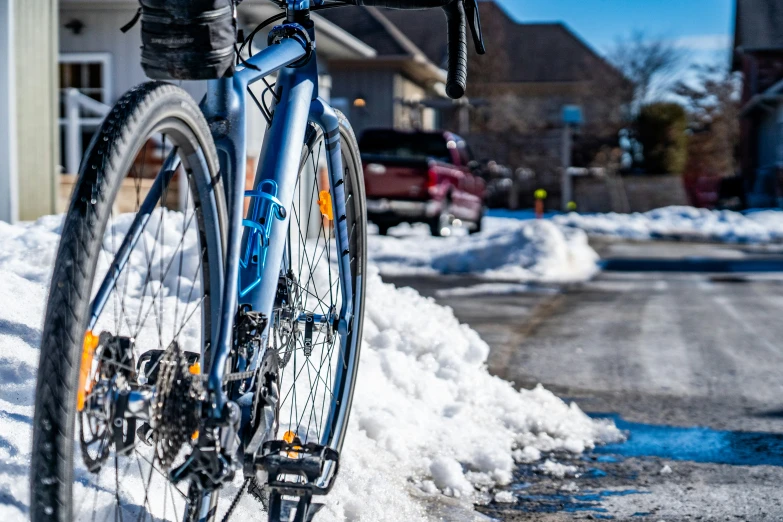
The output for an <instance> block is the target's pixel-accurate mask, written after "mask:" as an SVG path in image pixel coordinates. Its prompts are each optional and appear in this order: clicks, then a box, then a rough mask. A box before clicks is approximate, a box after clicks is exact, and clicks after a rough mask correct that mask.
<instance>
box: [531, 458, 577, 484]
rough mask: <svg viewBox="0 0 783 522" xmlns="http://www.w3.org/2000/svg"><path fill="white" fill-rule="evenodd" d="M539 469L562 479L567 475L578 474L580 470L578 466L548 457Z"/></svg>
mask: <svg viewBox="0 0 783 522" xmlns="http://www.w3.org/2000/svg"><path fill="white" fill-rule="evenodd" d="M538 470H539V471H540V472H541V473H543V474H545V475H551V476H553V477H555V478H560V479H561V478H565V477H573V476H576V474H577V471H579V468H577V467H576V466H570V465H568V464H561V463H560V462H555V461H553V460H549V459H547V460H546V461H545V462H544V463H543V464H541V465H540V466H539V467H538Z"/></svg>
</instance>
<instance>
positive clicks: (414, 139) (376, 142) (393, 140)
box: [359, 131, 451, 163]
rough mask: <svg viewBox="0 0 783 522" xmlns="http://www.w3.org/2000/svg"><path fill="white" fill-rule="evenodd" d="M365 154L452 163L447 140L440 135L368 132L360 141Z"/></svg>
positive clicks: (360, 148) (360, 146)
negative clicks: (429, 159)
mask: <svg viewBox="0 0 783 522" xmlns="http://www.w3.org/2000/svg"><path fill="white" fill-rule="evenodd" d="M359 150H360V151H362V153H363V154H374V155H378V156H391V157H395V158H410V159H426V158H433V159H435V160H438V161H444V162H448V163H451V154H450V153H449V150H448V148H447V146H446V140H445V138H444V137H443V136H441V135H439V134H424V133H421V134H419V133H406V132H393V131H367V132H365V133H364V134H363V135H362V138H361V139H360V140H359Z"/></svg>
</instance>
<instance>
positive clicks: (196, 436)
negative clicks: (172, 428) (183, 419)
mask: <svg viewBox="0 0 783 522" xmlns="http://www.w3.org/2000/svg"><path fill="white" fill-rule="evenodd" d="M190 440H198V430H196V431H194V432H193V433H192V434H191V435H190Z"/></svg>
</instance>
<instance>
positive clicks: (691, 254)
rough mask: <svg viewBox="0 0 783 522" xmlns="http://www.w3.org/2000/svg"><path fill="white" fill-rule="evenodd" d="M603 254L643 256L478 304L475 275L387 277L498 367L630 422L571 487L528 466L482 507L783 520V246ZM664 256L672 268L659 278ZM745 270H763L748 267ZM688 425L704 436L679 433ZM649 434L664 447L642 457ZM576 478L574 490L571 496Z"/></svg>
mask: <svg viewBox="0 0 783 522" xmlns="http://www.w3.org/2000/svg"><path fill="white" fill-rule="evenodd" d="M596 246H597V249H598V250H599V252H600V253H601V254H602V257H603V258H604V259H609V260H615V261H618V260H631V261H639V260H644V261H645V263H644V264H641V265H639V264H637V265H636V267H637V268H640V270H636V269H635V268H634V265H633V263H630V264H628V263H626V264H625V266H624V268H623V266H622V264H621V265H616V266H621V269H622V270H623V271H617V272H616V271H605V272H602V273H601V274H600V275H599V276H597V277H596V278H595V279H594V280H593V281H591V282H588V283H585V284H580V285H573V286H569V287H547V286H538V287H535V286H534V287H527V288H524V287H520V288H518V289H517V291H516V292H515V293H512V294H506V295H486V294H484V295H481V294H475V293H474V294H472V295H470V297H469V298H466V297H465V296H464V295H455V292H454V287H455V286H457V287H471V286H473V285H476V284H479V283H481V281H480V280H477V279H466V278H459V277H436V278H390V279H389V280H391V281H392V282H395V283H396V284H398V285H405V286H413V287H414V288H417V289H418V290H419V291H420V292H421V293H423V294H425V295H430V296H433V297H435V299H436V300H437V301H438V302H440V303H442V304H445V305H448V306H451V307H452V308H453V309H454V312H455V314H456V315H457V317H459V318H460V320H461V321H463V322H465V323H468V324H470V325H471V326H472V327H473V328H474V329H476V330H477V331H478V332H479V333H480V334H481V335H482V337H483V338H484V339H485V340H486V341H487V342H488V343H489V344H490V346H491V348H492V351H491V355H490V359H489V362H488V364H489V369H490V371H491V372H493V373H495V374H497V375H499V376H501V377H503V378H505V379H507V380H510V381H512V382H514V383H516V384H517V385H518V386H520V387H530V386H533V385H535V384H536V383H539V382H540V383H543V384H544V385H545V386H546V387H547V388H549V389H551V390H552V391H554V392H555V393H557V394H559V395H560V396H561V397H563V398H565V399H567V400H574V401H576V402H577V404H579V406H580V407H581V408H582V409H583V410H585V411H588V412H600V413H612V414H616V415H619V416H620V417H621V418H622V419H624V420H625V421H630V422H631V423H632V424H628V426H630V428H629V429H630V430H631V431H630V435H631V439H630V442H629V443H628V444H626V445H625V447H623V448H620V449H618V450H617V453H618V455H617V458H605V457H606V456H604V455H598V454H596V455H592V456H588V457H586V458H584V459H581V460H580V461H579V462H577V463H576V464H577V465H578V466H579V468H580V476H579V477H573V478H571V479H565V480H556V479H550V478H543V477H540V476H532V477H531V470H529V469H524V468H521V469H520V470H519V477H518V483H519V484H523V485H524V489H520V491H522V492H523V494H521V496H520V501H519V502H518V503H517V504H516V505H514V506H488V507H486V508H484V511H485V512H488V514H490V515H492V516H494V517H497V518H502V519H509V520H558V521H559V520H576V519H586V518H587V519H589V518H606V517H609V518H612V519H615V520H631V521H636V520H653V521H657V520H783V505H782V502H783V490H781V486H780V485H781V484H782V483H783V378H782V377H783V320H781V318H782V316H783V272H768V271H766V270H769V269H770V268H773V269H774V268H775V266H774V265H775V263H778V264H779V268H778V269H783V263H780V261H781V258H780V255H779V252H777V251H774V250H770V249H749V248H741V247H722V246H711V245H689V244H682V243H659V244H654V245H651V244H649V243H648V244H644V243H642V244H632V243H600V244H597V245H596ZM655 260H661V261H662V263H661V264H660V267H662V268H661V269H662V270H665V271H651V269H655V267H656V265H655V263H652V264H650V263H649V262H650V261H655ZM727 260H731V261H732V262H731V263H730V264H726V263H723V261H727ZM761 260H764V262H761ZM716 261H719V262H718V263H716ZM743 261H746V262H747V264H746V265H744V266H747V267H748V269H749V270H764V271H755V272H751V273H744V272H743V271H742V267H743V264H742V262H743ZM769 262H772V265H769ZM678 263H683V265H682V266H680V265H678ZM699 263H701V265H700V264H699ZM685 265H687V268H683V266H685ZM608 266H611V263H609V265H608ZM678 266H679V267H680V269H681V270H683V271H678ZM700 266H701V267H702V268H703V269H704V270H716V269H721V270H729V271H728V272H703V271H699V267H700ZM727 267H730V268H727ZM458 292H459V291H458ZM693 426H703V427H706V428H708V429H705V430H699V431H691V430H677V429H675V428H673V427H693ZM716 430H721V431H716ZM745 432H754V433H751V434H748V433H745ZM645 437H647V439H651V440H653V441H654V442H656V443H657V442H661V445H662V448H663V449H662V448H656V447H654V448H652V449H650V448H649V447H647V446H644V444H641V446H642V448H641V449H639V446H640V441H644V440H645ZM702 441H703V442H702ZM686 446H687V447H686ZM778 450H780V452H778ZM633 451H636V453H633ZM629 452H631V453H630V454H629ZM610 453H611V452H610ZM737 455H739V457H737V458H735V457H736V456H737ZM729 463H732V464H729ZM666 466H668V467H669V468H670V469H671V471H672V472H671V473H669V472H668V469H666V468H665V467H666ZM662 470H663V473H661V471H662ZM571 482H573V483H574V485H575V486H576V487H577V488H578V490H576V491H574V492H570V493H567V494H564V493H563V491H562V488H563V486H564V485H565V486H566V487H567V488H573V486H571V485H570V484H571ZM519 484H518V486H519ZM520 488H521V486H520ZM580 491H581V492H582V493H580ZM584 493H591V494H589V495H586V494H584ZM593 493H596V494H597V496H596V494H593Z"/></svg>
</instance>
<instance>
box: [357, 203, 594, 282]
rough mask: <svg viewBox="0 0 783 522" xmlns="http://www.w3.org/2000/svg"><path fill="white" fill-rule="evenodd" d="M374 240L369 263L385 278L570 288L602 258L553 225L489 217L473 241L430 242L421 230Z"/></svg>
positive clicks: (581, 237)
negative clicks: (431, 276)
mask: <svg viewBox="0 0 783 522" xmlns="http://www.w3.org/2000/svg"><path fill="white" fill-rule="evenodd" d="M393 230H394V233H395V234H396V235H395V236H386V237H384V236H371V237H370V241H369V256H370V261H371V262H372V263H375V264H377V265H378V267H379V268H380V270H381V273H383V274H389V275H402V274H417V273H418V274H421V273H424V274H426V273H442V274H465V273H475V274H480V275H482V276H483V277H487V278H492V279H508V280H517V281H543V282H569V281H583V280H585V279H589V278H590V277H591V276H593V275H594V274H595V273H596V271H597V270H598V269H597V266H596V261H597V260H598V255H597V254H596V253H595V251H594V250H593V249H592V248H590V246H589V245H588V244H587V236H586V235H585V234H584V233H582V232H581V231H579V230H575V229H570V228H567V227H560V226H558V225H555V224H553V223H552V222H550V221H543V220H527V221H521V220H517V219H508V218H491V217H486V218H484V221H483V230H482V231H481V232H480V233H478V234H475V235H469V236H466V235H463V236H456V237H455V236H452V237H446V238H438V237H431V236H430V234H429V229H428V228H427V227H426V226H423V225H417V226H415V227H408V226H407V225H402V226H400V227H397V229H396V230H395V229H393Z"/></svg>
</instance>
